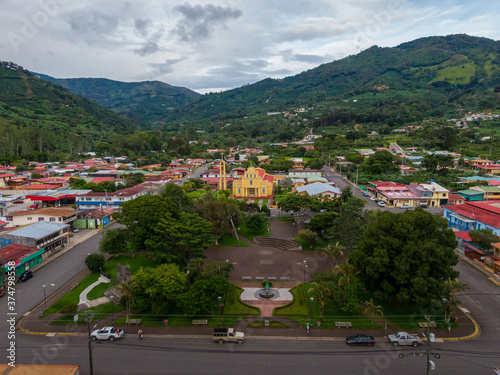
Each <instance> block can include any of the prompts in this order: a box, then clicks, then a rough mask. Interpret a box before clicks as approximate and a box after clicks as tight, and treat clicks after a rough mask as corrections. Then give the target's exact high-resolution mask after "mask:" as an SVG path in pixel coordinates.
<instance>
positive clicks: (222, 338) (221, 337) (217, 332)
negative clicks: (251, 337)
mask: <svg viewBox="0 0 500 375" xmlns="http://www.w3.org/2000/svg"><path fill="white" fill-rule="evenodd" d="M212 340H213V341H214V342H218V343H219V344H224V343H225V342H235V343H238V344H243V341H245V334H244V333H242V332H235V331H234V330H233V329H232V328H214V333H213V336H212Z"/></svg>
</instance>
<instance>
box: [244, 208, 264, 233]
mask: <svg viewBox="0 0 500 375" xmlns="http://www.w3.org/2000/svg"><path fill="white" fill-rule="evenodd" d="M245 224H246V226H247V228H248V229H250V230H252V232H253V233H254V234H255V233H257V232H259V231H260V230H261V229H262V228H264V227H265V225H266V221H265V220H264V218H263V217H262V215H261V214H260V213H256V214H253V215H252V216H250V217H249V218H248V219H247V220H246V221H245Z"/></svg>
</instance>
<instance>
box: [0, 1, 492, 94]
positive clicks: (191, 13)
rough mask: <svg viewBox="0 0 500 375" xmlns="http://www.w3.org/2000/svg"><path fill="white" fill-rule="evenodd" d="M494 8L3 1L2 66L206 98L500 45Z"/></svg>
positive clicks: (472, 4)
mask: <svg viewBox="0 0 500 375" xmlns="http://www.w3.org/2000/svg"><path fill="white" fill-rule="evenodd" d="M499 13H500V2H498V1H491V0H474V1H472V0H468V1H464V0H455V1H451V0H441V1H435V0H433V1H430V0H357V1H354V0H281V1H280V0H181V1H178V0H170V1H159V0H148V1H143V0H133V1H132V0H131V1H118V0H106V1H98V0H79V1H71V0H2V7H1V9H0V25H1V26H0V30H1V33H0V60H7V61H13V62H16V63H18V64H20V65H22V66H23V67H25V68H27V69H30V70H32V71H37V72H40V73H45V74H49V75H51V76H54V77H57V78H74V77H102V78H109V79H114V80H120V81H143V80H160V81H163V82H166V83H169V84H172V85H175V86H185V87H188V88H190V89H193V90H195V91H198V92H201V93H204V92H208V91H218V90H221V89H226V88H233V87H238V86H241V85H244V84H248V83H254V82H256V81H258V80H261V79H263V78H266V77H273V78H282V77H286V76H290V75H295V74H297V73H300V72H302V71H304V70H307V69H311V68H314V67H316V66H318V65H320V64H322V63H326V62H331V61H333V60H336V59H339V58H342V57H345V56H347V55H351V54H355V53H358V52H359V51H361V50H364V49H366V48H368V47H370V46H372V45H378V46H383V47H392V46H396V45H398V44H399V43H402V42H406V41H410V40H413V39H417V38H420V37H425V36H432V35H448V34H459V33H466V34H469V35H475V36H482V37H487V38H491V39H495V40H499V39H500V28H499V27H498V20H499V19H500V17H499V16H500V14H499Z"/></svg>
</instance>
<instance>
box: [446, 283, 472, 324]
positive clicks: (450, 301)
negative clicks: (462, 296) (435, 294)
mask: <svg viewBox="0 0 500 375" xmlns="http://www.w3.org/2000/svg"><path fill="white" fill-rule="evenodd" d="M468 288H469V287H468V286H467V285H466V284H463V283H461V282H460V281H459V280H458V279H457V278H455V279H447V280H445V282H444V291H443V297H444V298H443V301H444V321H445V323H449V322H450V318H451V314H452V313H453V311H454V310H455V307H457V306H458V305H459V304H460V301H459V300H458V294H459V293H460V292H465V291H466V290H467V289H468Z"/></svg>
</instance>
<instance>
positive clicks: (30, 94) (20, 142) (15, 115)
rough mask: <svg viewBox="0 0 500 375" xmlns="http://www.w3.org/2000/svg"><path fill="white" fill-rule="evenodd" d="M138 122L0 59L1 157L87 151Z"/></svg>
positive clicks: (126, 130) (123, 132)
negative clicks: (95, 144)
mask: <svg viewBox="0 0 500 375" xmlns="http://www.w3.org/2000/svg"><path fill="white" fill-rule="evenodd" d="M136 128H137V126H136V125H135V123H134V122H133V121H132V120H130V119H129V118H127V117H124V116H120V115H118V114H116V113H115V112H113V111H111V110H109V109H107V108H105V107H102V106H100V105H98V104H97V103H95V102H93V101H91V100H88V99H86V98H84V97H82V96H79V95H75V94H73V93H71V92H70V91H69V90H67V89H65V88H63V87H61V86H59V85H56V84H54V83H51V82H48V81H45V80H42V79H40V78H37V77H35V76H34V75H33V74H32V73H30V72H29V71H27V70H25V69H23V68H22V67H21V66H18V65H17V64H15V63H12V62H0V134H2V136H1V137H0V160H12V158H15V157H21V156H23V157H29V158H30V159H31V160H41V159H44V160H47V157H48V154H49V153H52V152H54V151H63V152H68V153H71V154H75V153H78V152H85V151H91V150H92V145H93V144H94V143H96V142H99V141H104V140H109V139H111V138H113V137H114V136H116V135H118V134H129V133H131V132H133V131H135V130H136Z"/></svg>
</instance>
